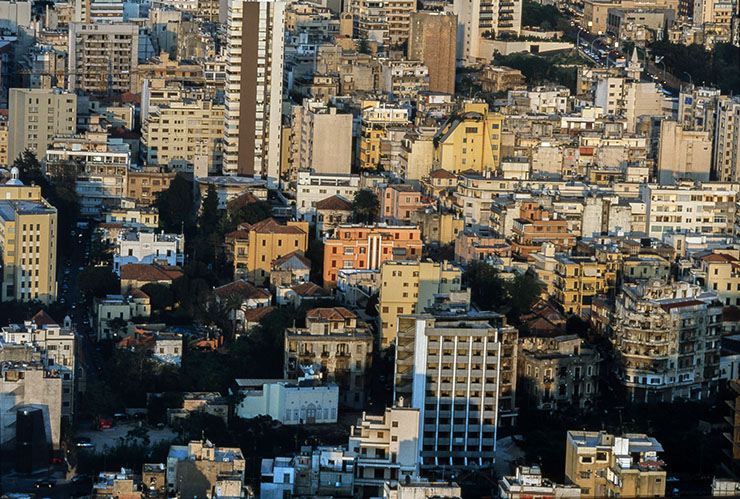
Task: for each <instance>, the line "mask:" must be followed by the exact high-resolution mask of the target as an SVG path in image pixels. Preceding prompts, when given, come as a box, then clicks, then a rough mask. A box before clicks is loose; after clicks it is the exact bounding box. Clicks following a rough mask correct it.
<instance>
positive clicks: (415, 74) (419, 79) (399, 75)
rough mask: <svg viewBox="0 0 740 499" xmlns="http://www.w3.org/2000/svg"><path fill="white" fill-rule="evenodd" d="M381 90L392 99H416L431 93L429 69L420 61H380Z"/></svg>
mask: <svg viewBox="0 0 740 499" xmlns="http://www.w3.org/2000/svg"><path fill="white" fill-rule="evenodd" d="M380 89H381V90H382V91H383V92H386V93H387V94H389V95H390V96H391V99H393V100H397V99H410V98H416V96H417V95H418V94H419V92H427V91H429V68H428V67H427V66H426V64H424V63H423V62H422V61H418V60H400V61H396V60H392V59H383V60H381V61H380Z"/></svg>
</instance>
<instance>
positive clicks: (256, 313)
mask: <svg viewBox="0 0 740 499" xmlns="http://www.w3.org/2000/svg"><path fill="white" fill-rule="evenodd" d="M276 308H277V307H273V306H272V305H270V306H269V307H260V308H250V309H248V310H244V323H243V324H242V330H243V331H244V334H249V332H250V331H251V330H252V329H254V328H256V327H257V326H259V325H260V323H261V322H262V320H263V319H264V318H265V317H267V316H268V315H270V314H271V313H272V312H273V311H274V310H275V309H276ZM236 337H237V338H238V337H239V332H238V331H237V335H236Z"/></svg>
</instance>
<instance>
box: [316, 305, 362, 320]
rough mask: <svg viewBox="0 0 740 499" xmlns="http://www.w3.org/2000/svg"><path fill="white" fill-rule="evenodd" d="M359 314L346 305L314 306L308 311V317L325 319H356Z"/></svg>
mask: <svg viewBox="0 0 740 499" xmlns="http://www.w3.org/2000/svg"><path fill="white" fill-rule="evenodd" d="M356 318H357V316H356V315H355V314H354V313H353V312H351V311H349V310H348V309H346V308H344V307H327V308H313V309H311V310H309V311H308V312H306V319H314V320H324V321H343V320H346V319H356Z"/></svg>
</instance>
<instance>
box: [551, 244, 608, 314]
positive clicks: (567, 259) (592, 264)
mask: <svg viewBox="0 0 740 499" xmlns="http://www.w3.org/2000/svg"><path fill="white" fill-rule="evenodd" d="M606 270H607V265H606V264H605V263H601V262H599V261H597V260H592V259H591V258H590V257H571V256H568V255H566V254H557V255H555V279H554V289H555V294H554V298H555V302H556V303H557V304H558V305H560V307H561V308H562V310H563V312H564V313H566V314H576V315H580V316H582V317H588V316H590V315H591V301H592V300H593V298H594V296H596V295H599V294H602V293H606V292H607V291H608V289H609V285H608V280H607V271H606Z"/></svg>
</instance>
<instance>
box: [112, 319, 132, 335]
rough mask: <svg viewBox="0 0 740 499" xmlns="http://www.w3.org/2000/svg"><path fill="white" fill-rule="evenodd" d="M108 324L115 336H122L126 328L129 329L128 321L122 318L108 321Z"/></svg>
mask: <svg viewBox="0 0 740 499" xmlns="http://www.w3.org/2000/svg"><path fill="white" fill-rule="evenodd" d="M107 324H108V327H109V328H110V329H111V332H112V333H113V336H121V333H123V332H124V331H126V328H127V327H128V321H127V320H125V319H123V318H122V317H116V318H115V319H110V320H108V322H107Z"/></svg>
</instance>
